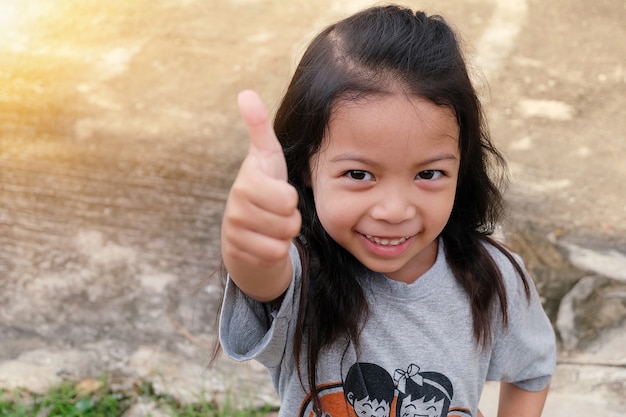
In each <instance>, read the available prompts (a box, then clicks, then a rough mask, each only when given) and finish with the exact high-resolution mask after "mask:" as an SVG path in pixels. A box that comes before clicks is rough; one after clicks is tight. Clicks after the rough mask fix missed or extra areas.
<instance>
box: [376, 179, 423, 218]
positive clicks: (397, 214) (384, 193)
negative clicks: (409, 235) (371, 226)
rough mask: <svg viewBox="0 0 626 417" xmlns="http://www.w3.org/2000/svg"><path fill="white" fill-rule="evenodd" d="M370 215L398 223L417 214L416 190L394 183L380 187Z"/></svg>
mask: <svg viewBox="0 0 626 417" xmlns="http://www.w3.org/2000/svg"><path fill="white" fill-rule="evenodd" d="M377 191H378V193H377V195H376V201H375V203H374V205H373V206H372V208H371V210H370V215H371V217H372V218H374V219H376V220H381V221H385V222H387V223H392V224H398V223H402V222H404V221H406V220H409V219H411V218H413V217H415V216H416V215H417V206H416V204H415V201H414V200H415V190H413V189H412V187H405V186H402V185H398V184H394V185H388V186H385V187H380V188H379V189H378V190H377Z"/></svg>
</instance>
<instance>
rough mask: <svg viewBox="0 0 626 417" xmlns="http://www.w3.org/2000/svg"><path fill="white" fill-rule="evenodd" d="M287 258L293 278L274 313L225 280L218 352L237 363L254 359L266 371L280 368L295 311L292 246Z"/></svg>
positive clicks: (296, 268) (296, 263)
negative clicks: (265, 368) (219, 350)
mask: <svg viewBox="0 0 626 417" xmlns="http://www.w3.org/2000/svg"><path fill="white" fill-rule="evenodd" d="M289 257H290V259H291V263H292V266H293V268H292V269H293V276H292V279H291V283H290V284H289V287H288V288H287V290H286V292H285V294H284V297H283V300H282V302H281V304H280V307H279V308H278V310H272V307H271V305H270V304H269V303H261V302H258V301H255V300H253V299H252V298H250V297H248V296H247V295H245V294H244V293H243V292H242V291H241V290H240V289H239V288H238V287H237V285H235V283H234V282H233V281H232V280H231V279H230V278H229V279H228V280H227V282H226V290H225V292H224V300H223V304H222V312H221V315H220V321H219V338H220V344H221V345H222V349H223V350H224V352H225V353H226V355H228V356H229V357H230V358H232V359H234V360H237V361H245V360H250V359H255V360H257V361H259V362H260V363H262V364H263V365H265V366H266V367H268V368H276V367H278V366H279V365H280V364H281V361H282V359H283V355H284V354H285V351H286V347H287V344H288V342H289V341H290V340H292V336H291V333H292V332H293V326H292V325H291V323H292V322H293V321H295V319H293V318H294V317H295V316H296V314H297V310H298V300H299V296H300V294H299V292H300V290H299V287H300V277H301V275H302V268H301V264H300V257H299V255H298V250H297V248H296V247H295V245H293V244H292V245H291V248H290V250H289Z"/></svg>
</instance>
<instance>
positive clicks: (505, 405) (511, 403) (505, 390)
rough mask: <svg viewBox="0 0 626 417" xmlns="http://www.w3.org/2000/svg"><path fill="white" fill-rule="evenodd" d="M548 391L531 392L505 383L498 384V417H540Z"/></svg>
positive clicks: (546, 389)
mask: <svg viewBox="0 0 626 417" xmlns="http://www.w3.org/2000/svg"><path fill="white" fill-rule="evenodd" d="M548 389H549V387H546V388H545V389H543V390H542V391H537V392H533V391H526V390H523V389H521V388H518V387H517V386H515V385H513V384H509V383H506V382H502V383H500V401H499V404H498V417H540V416H541V412H542V411H543V405H544V403H545V402H546V397H547V396H548Z"/></svg>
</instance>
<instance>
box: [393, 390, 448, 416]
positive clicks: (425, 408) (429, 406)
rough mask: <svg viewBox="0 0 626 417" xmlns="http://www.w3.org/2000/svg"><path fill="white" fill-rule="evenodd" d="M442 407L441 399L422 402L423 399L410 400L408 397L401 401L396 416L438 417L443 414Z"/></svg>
mask: <svg viewBox="0 0 626 417" xmlns="http://www.w3.org/2000/svg"><path fill="white" fill-rule="evenodd" d="M443 407H444V400H443V399H441V400H439V401H435V399H434V398H433V399H431V400H430V401H424V399H423V398H416V399H415V400H411V396H410V395H409V396H408V397H407V398H405V399H404V400H403V401H402V405H400V413H399V414H398V415H399V416H400V417H439V416H441V415H442V414H443V413H442V411H443Z"/></svg>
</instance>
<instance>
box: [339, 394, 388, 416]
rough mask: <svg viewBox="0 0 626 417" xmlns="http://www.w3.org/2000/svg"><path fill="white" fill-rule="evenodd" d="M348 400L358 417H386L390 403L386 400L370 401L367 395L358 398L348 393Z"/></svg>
mask: <svg viewBox="0 0 626 417" xmlns="http://www.w3.org/2000/svg"><path fill="white" fill-rule="evenodd" d="M348 401H350V403H351V404H352V407H354V412H355V413H356V415H357V416H358V417H388V416H389V411H390V409H391V404H389V403H388V402H387V401H384V400H382V401H380V402H379V401H378V400H373V401H371V400H370V398H369V397H365V398H362V399H360V400H358V399H356V398H354V397H353V396H351V395H350V394H348Z"/></svg>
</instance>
